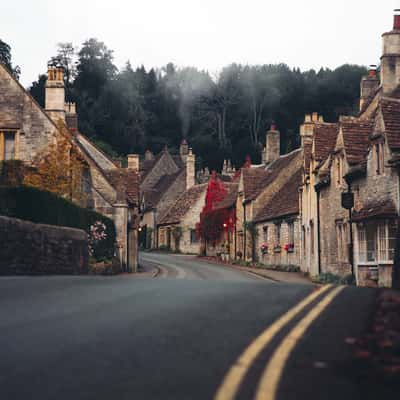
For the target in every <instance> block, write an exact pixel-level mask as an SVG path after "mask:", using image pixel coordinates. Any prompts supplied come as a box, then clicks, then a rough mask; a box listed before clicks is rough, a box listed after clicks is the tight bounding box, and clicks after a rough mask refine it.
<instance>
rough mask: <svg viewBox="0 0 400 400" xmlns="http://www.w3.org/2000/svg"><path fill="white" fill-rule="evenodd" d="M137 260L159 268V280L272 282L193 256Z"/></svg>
mask: <svg viewBox="0 0 400 400" xmlns="http://www.w3.org/2000/svg"><path fill="white" fill-rule="evenodd" d="M139 259H140V262H141V263H147V264H150V265H156V266H157V267H159V269H160V271H161V273H160V274H159V277H161V278H174V279H205V280H217V281H236V282H243V281H264V282H268V283H273V282H274V281H272V280H269V279H267V278H263V277H260V276H257V275H255V274H252V273H249V272H246V271H240V270H235V269H233V268H230V267H225V266H222V265H218V264H212V263H206V262H203V261H199V260H196V257H195V256H187V255H170V254H165V253H141V254H140V258H139Z"/></svg>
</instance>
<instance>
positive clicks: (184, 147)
mask: <svg viewBox="0 0 400 400" xmlns="http://www.w3.org/2000/svg"><path fill="white" fill-rule="evenodd" d="M188 153H189V145H188V142H187V140H186V139H182V142H181V144H180V146H179V154H180V156H181V159H182V161H183V162H184V163H185V162H186V156H187V155H188Z"/></svg>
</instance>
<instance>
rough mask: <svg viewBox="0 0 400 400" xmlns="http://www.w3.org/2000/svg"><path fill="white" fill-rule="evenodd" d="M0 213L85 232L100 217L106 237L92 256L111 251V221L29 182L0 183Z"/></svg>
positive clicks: (112, 236)
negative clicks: (17, 184)
mask: <svg viewBox="0 0 400 400" xmlns="http://www.w3.org/2000/svg"><path fill="white" fill-rule="evenodd" d="M0 215H5V216H8V217H14V218H20V219H24V220H27V221H31V222H35V223H39V224H48V225H58V226H68V227H70V228H78V229H83V230H84V231H86V232H89V228H90V226H91V225H92V224H93V223H94V222H96V221H101V222H103V223H104V224H105V226H106V232H107V238H106V239H105V240H103V241H102V242H101V245H99V246H98V247H97V248H96V249H95V256H96V258H98V259H101V258H108V257H112V256H113V254H114V243H115V237H116V233H115V225H114V221H113V220H111V219H110V218H107V217H105V216H103V215H101V214H99V213H97V212H95V211H91V210H88V209H86V208H82V207H79V206H77V205H75V204H73V203H72V202H70V201H68V200H66V199H63V198H61V197H59V196H56V195H55V194H53V193H50V192H47V191H43V190H39V189H36V188H33V187H29V186H17V187H0Z"/></svg>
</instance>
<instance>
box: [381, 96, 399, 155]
mask: <svg viewBox="0 0 400 400" xmlns="http://www.w3.org/2000/svg"><path fill="white" fill-rule="evenodd" d="M380 106H381V110H382V116H383V121H384V123H385V132H386V137H387V141H388V144H389V147H390V148H391V149H392V150H399V149H400V102H399V101H396V100H389V99H382V100H381V102H380Z"/></svg>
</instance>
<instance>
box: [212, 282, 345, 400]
mask: <svg viewBox="0 0 400 400" xmlns="http://www.w3.org/2000/svg"><path fill="white" fill-rule="evenodd" d="M331 287H332V285H326V286H323V287H322V288H321V289H319V290H318V291H315V292H313V293H311V294H310V295H309V296H307V297H306V298H305V299H303V300H302V301H301V302H300V303H298V304H297V305H296V306H295V307H293V308H291V309H290V310H289V311H287V312H286V313H285V314H283V315H282V316H281V317H280V318H279V319H278V320H277V321H275V322H274V323H273V324H272V325H271V326H270V327H268V328H267V329H266V330H265V331H264V332H263V333H262V334H261V335H260V336H258V337H257V338H256V339H255V340H254V341H253V342H252V343H251V344H250V346H249V347H247V349H246V350H245V351H244V352H243V353H242V354H241V356H240V357H239V358H238V359H237V360H236V362H235V364H234V365H233V366H232V367H231V369H230V370H229V371H228V373H227V374H226V376H225V378H224V380H223V382H222V384H221V386H220V387H219V388H218V391H217V393H216V395H215V398H214V400H234V399H235V397H236V395H237V393H238V391H239V388H240V385H241V383H242V382H243V379H244V378H245V375H246V373H247V371H248V370H249V368H250V367H251V365H252V363H253V362H254V360H255V359H256V358H257V356H258V355H259V354H260V353H261V351H262V350H263V349H264V348H265V347H266V346H267V345H268V344H269V343H270V342H271V340H272V339H273V338H274V337H275V335H276V334H277V333H278V332H279V331H280V330H281V329H282V328H283V327H284V326H285V325H286V324H287V323H288V322H289V321H291V320H292V319H293V318H294V317H296V316H297V315H298V314H299V313H300V312H301V311H302V310H303V309H304V308H305V307H307V305H309V304H310V303H312V302H313V301H314V300H315V299H316V298H317V297H319V296H320V295H322V294H323V293H325V292H327V291H328V290H329V289H331ZM343 289H344V287H343V286H339V287H337V288H335V289H334V290H332V291H331V292H330V293H328V294H327V295H326V296H325V297H324V298H323V299H322V300H320V302H319V303H317V304H316V305H315V306H314V307H313V308H312V309H311V311H310V312H309V313H308V314H306V316H305V317H304V318H303V319H302V320H300V322H299V323H298V324H297V325H296V326H295V327H294V328H293V329H292V330H291V331H290V332H289V334H288V335H287V336H286V337H285V338H284V339H283V340H282V342H281V344H280V345H279V346H278V347H277V349H276V350H275V352H274V354H273V355H272V357H271V359H270V361H269V363H268V364H267V366H266V368H265V370H264V372H263V374H262V376H261V379H260V382H259V385H258V388H257V392H256V397H255V399H256V400H275V398H276V392H277V389H278V384H279V381H280V378H281V376H282V372H283V370H284V367H285V364H286V361H287V359H288V357H289V355H290V353H291V351H292V350H293V348H294V347H295V346H296V343H297V342H298V340H299V339H300V338H301V337H302V335H303V334H304V332H305V331H306V330H307V328H308V327H309V326H310V325H311V324H312V322H313V321H314V320H315V319H316V318H317V317H318V316H319V315H320V314H321V313H322V312H323V311H324V310H325V309H326V308H327V307H328V305H329V304H330V303H331V302H332V301H333V299H334V298H335V297H336V296H337V295H338V294H339V293H340V292H341V291H342V290H343Z"/></svg>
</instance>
